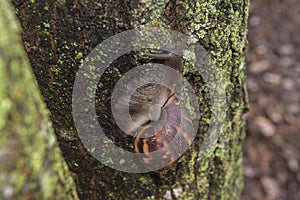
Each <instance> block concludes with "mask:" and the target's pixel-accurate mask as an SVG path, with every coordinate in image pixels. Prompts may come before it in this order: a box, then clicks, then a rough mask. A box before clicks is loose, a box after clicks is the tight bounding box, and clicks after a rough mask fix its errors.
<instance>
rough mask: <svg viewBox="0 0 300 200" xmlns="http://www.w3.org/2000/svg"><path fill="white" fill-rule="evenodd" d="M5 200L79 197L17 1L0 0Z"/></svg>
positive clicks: (0, 170)
mask: <svg viewBox="0 0 300 200" xmlns="http://www.w3.org/2000/svg"><path fill="white" fill-rule="evenodd" d="M0 35H1V37H0V79H1V84H0V133H1V134H0V136H1V140H0V141H1V142H0V191H1V192H0V199H53V197H56V198H57V199H66V198H68V199H78V197H77V194H76V189H75V184H74V181H73V179H72V178H71V177H70V173H69V170H68V167H67V164H66V163H65V161H64V159H63V157H62V155H61V151H60V149H59V147H58V145H57V142H56V139H55V135H54V132H53V129H52V127H51V123H50V121H49V117H48V113H47V112H46V106H45V104H44V103H43V101H42V98H41V96H40V92H39V89H38V87H37V85H36V83H35V82H34V76H33V74H32V70H31V68H30V67H29V62H28V59H27V56H26V53H25V51H24V49H23V46H22V43H21V29H20V27H19V24H18V23H17V18H16V17H15V16H14V11H13V9H12V6H11V5H9V3H8V2H6V1H4V0H0Z"/></svg>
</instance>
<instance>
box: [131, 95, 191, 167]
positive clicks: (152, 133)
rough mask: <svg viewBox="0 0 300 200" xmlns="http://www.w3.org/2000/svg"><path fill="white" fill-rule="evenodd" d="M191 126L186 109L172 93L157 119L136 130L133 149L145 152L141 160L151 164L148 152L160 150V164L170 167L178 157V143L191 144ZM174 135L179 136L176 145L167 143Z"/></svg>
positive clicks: (151, 160)
mask: <svg viewBox="0 0 300 200" xmlns="http://www.w3.org/2000/svg"><path fill="white" fill-rule="evenodd" d="M192 126H193V125H192V119H191V116H190V114H189V112H188V110H187V109H186V108H185V106H184V105H183V103H182V102H180V101H179V100H178V98H177V97H176V96H175V95H172V96H171V97H170V98H169V100H168V101H167V102H166V104H165V105H164V107H163V108H162V112H161V115H160V117H159V119H158V120H157V121H156V122H153V123H150V124H147V125H145V126H144V127H142V128H141V129H140V130H139V131H138V134H137V137H136V138H135V151H136V152H137V153H144V154H145V157H144V158H143V161H144V162H145V163H146V164H148V165H153V162H154V159H153V157H152V156H151V154H150V153H151V152H154V151H160V153H161V155H162V157H161V160H160V162H161V163H160V164H161V165H164V166H167V167H171V166H172V165H173V164H174V162H175V161H176V160H177V159H178V158H179V157H180V155H178V153H177V149H178V148H180V145H182V144H183V143H185V144H186V143H187V145H189V144H191V142H192V138H191V137H190V135H189V131H191V130H190V127H192ZM175 136H176V137H178V138H179V142H178V143H176V146H172V145H169V144H170V143H171V141H172V140H173V139H174V137H175ZM178 145H179V146H178Z"/></svg>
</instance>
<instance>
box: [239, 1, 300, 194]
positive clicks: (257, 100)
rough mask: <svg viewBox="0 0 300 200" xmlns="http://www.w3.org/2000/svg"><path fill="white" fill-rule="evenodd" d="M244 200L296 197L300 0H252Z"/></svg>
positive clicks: (299, 185) (299, 175) (299, 186)
mask: <svg viewBox="0 0 300 200" xmlns="http://www.w3.org/2000/svg"><path fill="white" fill-rule="evenodd" d="M248 41H249V47H248V55H247V80H246V81H247V87H248V93H249V103H250V111H249V112H248V113H247V115H246V117H247V123H248V124H247V134H246V141H245V144H244V184H245V185H244V191H243V193H242V197H241V199H242V200H252V199H258V200H263V199H264V200H273V199H274V200H299V199H300V134H299V132H300V1H299V0H251V6H250V18H249V34H248Z"/></svg>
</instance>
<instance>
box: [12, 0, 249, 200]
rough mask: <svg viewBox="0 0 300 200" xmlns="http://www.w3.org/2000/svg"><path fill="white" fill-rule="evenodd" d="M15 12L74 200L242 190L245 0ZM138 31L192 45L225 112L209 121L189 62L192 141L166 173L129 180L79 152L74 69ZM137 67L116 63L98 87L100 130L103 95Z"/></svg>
mask: <svg viewBox="0 0 300 200" xmlns="http://www.w3.org/2000/svg"><path fill="white" fill-rule="evenodd" d="M13 3H14V5H15V7H16V12H17V15H18V18H19V20H20V22H21V25H22V27H23V41H24V46H25V49H26V51H27V53H28V55H29V59H30V62H31V65H32V68H33V71H34V74H35V76H36V78H37V81H38V85H39V87H40V90H41V93H42V96H43V99H44V101H45V102H46V104H47V107H48V108H49V110H50V112H51V120H52V122H53V124H54V129H55V132H56V135H57V137H58V140H59V145H60V147H61V149H62V151H63V155H64V157H65V159H66V161H67V163H68V166H69V168H70V170H71V171H72V172H73V173H74V174H76V179H75V181H76V185H77V192H78V194H79V196H80V198H81V199H164V198H165V199H239V195H240V193H241V190H242V187H243V180H242V149H241V145H242V142H243V138H244V131H245V129H244V125H245V121H244V119H243V114H244V112H245V111H246V109H247V100H246V90H245V83H244V79H245V74H244V72H245V64H244V58H245V45H246V32H247V18H248V4H249V2H248V1H247V0H225V1H213V0H206V1H189V2H186V1H164V2H161V1H156V2H152V1H138V0H134V1H119V0H118V1H107V0H105V1H104V0H102V1H97V2H96V1H77V0H74V1H60V0H58V1H43V2H42V1H26V2H23V1H18V0H14V1H13ZM141 27H166V28H170V29H172V30H176V31H179V32H181V33H183V34H185V35H188V36H191V37H192V38H194V40H196V41H198V42H197V43H198V44H201V45H202V46H203V47H204V48H205V49H206V50H207V52H208V54H209V56H210V57H211V59H212V63H213V64H214V66H215V67H216V68H217V69H218V71H220V73H221V76H222V78H223V88H224V92H225V94H226V100H225V102H226V104H227V105H228V106H227V107H226V108H224V112H225V115H224V116H223V115H222V116H219V118H218V117H215V118H212V117H211V116H213V112H214V111H213V109H212V107H211V106H210V102H209V95H210V94H209V92H207V88H206V87H202V86H203V82H204V81H203V80H202V79H201V77H200V76H199V74H198V75H197V73H195V71H194V70H193V67H192V65H191V64H188V61H189V60H188V59H186V60H185V67H184V75H185V77H186V79H188V80H189V82H191V83H192V85H193V86H194V87H195V88H197V91H196V93H197V95H198V97H199V104H200V111H201V112H200V114H201V120H200V122H199V129H198V133H197V137H196V139H195V140H194V142H193V144H192V146H191V147H190V149H189V150H188V151H187V152H186V153H185V155H184V156H183V157H182V158H181V159H180V160H179V161H178V162H176V163H175V165H174V166H173V167H171V168H170V169H169V170H166V171H163V172H151V173H144V174H132V173H126V172H121V171H118V170H115V169H112V168H109V167H107V166H105V165H103V164H102V163H101V162H99V161H98V160H96V159H95V158H94V157H93V156H92V153H89V152H88V151H87V150H86V148H85V147H84V145H83V144H82V143H81V141H80V139H79V136H78V133H77V131H76V128H75V126H74V122H73V116H72V112H71V111H72V89H73V85H74V82H75V77H76V72H77V71H78V69H79V66H80V65H81V63H82V62H83V59H84V58H85V57H86V56H87V55H88V54H89V52H90V51H91V50H92V49H93V48H94V47H95V46H96V45H98V44H99V43H101V42H102V41H103V40H105V39H107V38H108V37H110V36H113V35H115V34H117V33H120V32H122V31H125V30H129V29H134V28H141ZM136 62H140V61H137V59H136V56H131V55H124V56H121V57H120V58H118V59H117V61H116V62H114V63H113V64H112V65H111V66H110V68H109V69H108V70H107V72H106V73H105V76H104V77H103V78H102V79H101V81H100V82H101V83H100V84H99V85H98V88H100V89H98V90H97V91H98V97H97V99H96V105H97V110H98V115H99V121H101V122H102V125H103V127H104V129H105V130H108V132H109V130H112V129H113V130H114V128H115V127H112V126H113V125H112V124H109V123H108V124H106V122H109V121H110V119H111V118H112V115H111V113H110V111H109V110H110V107H109V106H108V105H110V96H109V95H105V94H104V93H105V92H106V91H111V90H112V89H113V87H114V85H115V83H116V82H117V81H118V79H119V78H120V74H124V73H125V72H127V71H128V70H130V69H132V68H134V67H135V64H134V63H136ZM124 63H126V64H124ZM103 85H104V87H103ZM99 90H100V91H99ZM220 108H221V106H220ZM99 113H100V114H99ZM221 118H224V121H222V120H220V119H221ZM213 123H216V124H219V127H220V129H218V130H217V132H218V133H217V134H218V135H219V137H218V140H217V142H216V143H214V144H213V145H212V147H211V148H210V150H209V151H208V152H206V154H205V155H204V156H201V155H202V152H200V148H199V147H200V146H201V145H202V142H203V137H202V136H203V133H205V132H207V130H208V129H209V126H210V125H211V124H213ZM220 123H221V124H220ZM110 132H112V131H110ZM114 137H115V136H114V135H113V136H112V138H114ZM125 143H130V144H129V145H132V143H133V142H132V141H131V142H130V140H126V141H125Z"/></svg>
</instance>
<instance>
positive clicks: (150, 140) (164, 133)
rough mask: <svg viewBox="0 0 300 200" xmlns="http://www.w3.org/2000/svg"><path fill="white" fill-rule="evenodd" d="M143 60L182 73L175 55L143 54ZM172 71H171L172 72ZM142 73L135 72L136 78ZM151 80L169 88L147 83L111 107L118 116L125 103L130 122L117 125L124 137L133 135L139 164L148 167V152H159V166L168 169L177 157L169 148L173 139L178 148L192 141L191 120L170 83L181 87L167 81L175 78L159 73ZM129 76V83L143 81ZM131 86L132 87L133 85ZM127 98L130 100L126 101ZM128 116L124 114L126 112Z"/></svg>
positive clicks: (173, 149) (150, 161)
mask: <svg viewBox="0 0 300 200" xmlns="http://www.w3.org/2000/svg"><path fill="white" fill-rule="evenodd" d="M146 55H147V56H149V57H151V58H153V59H156V60H158V61H161V62H162V63H163V64H164V65H167V66H169V67H171V68H173V69H175V70H176V71H177V72H182V71H183V70H182V63H183V62H182V59H181V57H180V56H179V55H177V54H174V53H170V52H168V51H163V50H155V51H151V52H150V53H147V54H146ZM173 71H174V70H173ZM140 73H142V72H137V74H136V76H138V75H140ZM155 73H156V74H155V77H156V78H157V79H159V81H163V82H164V83H165V84H166V85H170V87H169V88H168V87H166V86H163V85H161V84H154V83H147V84H144V85H142V86H141V87H138V88H137V89H136V90H135V91H134V92H133V93H132V94H131V95H127V96H126V95H119V98H118V100H117V103H116V104H115V105H113V106H114V107H115V109H116V110H118V112H119V113H120V114H122V113H123V112H126V110H125V109H128V107H127V108H125V107H126V106H125V104H126V102H127V103H129V114H130V117H131V119H132V121H131V120H128V119H127V118H126V117H124V118H122V119H121V121H120V123H121V124H122V127H121V128H122V129H123V131H125V132H126V133H129V134H131V135H135V136H136V137H135V142H134V144H135V145H134V146H135V151H136V153H144V155H145V156H144V157H143V161H144V163H146V164H148V165H152V164H153V163H152V162H154V159H153V157H152V155H151V154H150V153H151V152H155V151H160V155H161V159H160V162H161V163H160V164H161V165H164V166H171V165H172V164H173V163H174V162H175V161H176V160H177V159H178V158H179V157H180V156H178V152H177V148H178V147H175V146H173V147H170V148H165V147H168V146H170V145H169V144H170V142H171V141H172V140H173V139H174V137H175V136H176V137H177V138H179V141H178V142H177V144H178V145H181V144H186V143H187V144H190V143H191V141H192V138H191V137H190V135H189V131H191V130H190V129H191V128H190V127H192V126H193V125H192V118H191V115H190V114H189V112H188V110H187V109H186V108H185V106H184V103H183V102H181V101H180V100H179V98H178V97H177V96H176V95H175V94H174V90H173V89H174V87H181V86H180V85H179V86H178V85H177V86H174V85H172V82H176V81H177V83H178V84H181V82H180V81H179V82H178V80H175V81H174V80H170V79H173V78H177V77H176V76H175V75H174V76H173V75H172V74H171V75H170V74H168V78H165V77H164V76H163V75H162V77H160V75H161V73H160V72H159V71H158V72H155ZM141 77H142V78H136V77H135V76H132V78H131V80H130V81H131V82H133V83H135V82H142V81H143V80H142V79H144V77H143V76H141ZM133 85H134V84H133ZM129 96H130V99H129ZM127 112H128V111H127Z"/></svg>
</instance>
